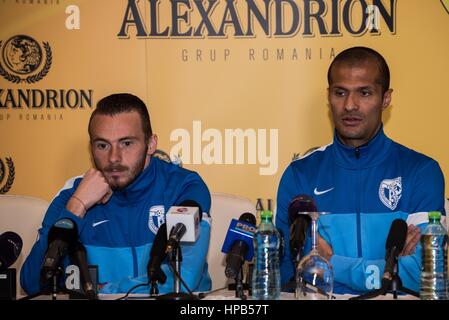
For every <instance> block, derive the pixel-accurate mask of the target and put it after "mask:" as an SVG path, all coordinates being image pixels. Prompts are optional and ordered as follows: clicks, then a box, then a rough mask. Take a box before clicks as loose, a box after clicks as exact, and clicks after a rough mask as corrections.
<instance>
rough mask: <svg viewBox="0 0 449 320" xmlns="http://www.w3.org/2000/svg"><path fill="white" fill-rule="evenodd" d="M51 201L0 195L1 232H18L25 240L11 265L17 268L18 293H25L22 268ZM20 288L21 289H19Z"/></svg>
mask: <svg viewBox="0 0 449 320" xmlns="http://www.w3.org/2000/svg"><path fill="white" fill-rule="evenodd" d="M48 205H49V203H48V202H47V201H45V200H42V199H38V198H33V197H28V196H20V195H0V234H1V233H3V232H6V231H13V232H15V233H17V234H18V235H19V236H20V237H21V238H22V241H23V247H22V251H21V252H20V255H19V258H18V259H17V261H16V262H15V263H14V264H13V265H12V266H11V268H15V269H16V270H17V294H18V295H19V294H24V292H23V290H22V289H21V287H20V270H21V268H22V264H23V263H24V262H25V259H26V257H27V256H28V254H29V253H30V251H31V248H32V247H33V245H34V243H35V242H36V238H37V231H38V230H39V228H40V226H41V223H42V220H43V218H44V215H45V212H46V211H47V208H48ZM19 288H20V290H19Z"/></svg>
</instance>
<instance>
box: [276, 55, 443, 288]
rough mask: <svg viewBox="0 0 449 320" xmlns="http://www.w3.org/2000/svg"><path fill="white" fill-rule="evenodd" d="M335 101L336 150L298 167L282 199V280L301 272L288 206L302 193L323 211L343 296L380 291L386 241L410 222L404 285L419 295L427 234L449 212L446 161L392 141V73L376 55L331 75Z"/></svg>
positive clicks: (327, 252)
mask: <svg viewBox="0 0 449 320" xmlns="http://www.w3.org/2000/svg"><path fill="white" fill-rule="evenodd" d="M328 82H329V88H328V100H329V105H330V108H331V112H332V119H333V123H334V126H335V134H334V141H333V143H332V144H330V145H327V146H324V147H321V148H319V149H317V150H315V151H313V152H311V153H309V154H307V155H306V156H304V157H302V158H300V159H298V160H296V161H293V162H292V163H291V164H290V165H289V166H288V168H287V169H286V170H285V172H284V174H283V176H282V179H281V181H280V184H279V188H278V194H277V214H276V226H277V227H278V228H279V229H280V231H281V233H282V234H283V237H284V239H285V244H286V245H285V256H284V257H283V259H282V261H281V278H282V282H283V283H284V284H285V283H287V282H289V280H291V279H292V276H293V275H294V273H295V270H294V264H293V262H292V257H291V256H290V250H289V242H288V235H289V222H288V207H289V204H290V202H291V201H292V200H293V199H294V198H295V197H297V196H298V195H300V194H307V195H311V196H313V199H314V201H315V203H316V205H317V209H318V210H319V211H324V212H329V213H330V214H327V215H322V216H321V217H320V220H319V234H320V236H319V240H318V245H319V251H320V253H321V255H322V256H324V257H325V258H327V259H328V260H329V261H330V262H331V264H332V266H333V271H334V280H335V288H334V292H336V293H353V294H357V293H360V292H365V291H369V290H372V289H376V288H379V286H380V282H381V281H380V280H381V279H380V278H381V277H382V274H383V270H384V267H385V242H386V238H387V235H388V232H389V229H390V226H391V224H392V221H393V220H395V219H397V218H402V219H404V220H406V221H407V223H408V233H407V239H406V242H405V245H404V249H403V250H402V252H401V254H400V255H401V256H400V258H399V275H400V277H401V280H402V282H403V285H404V286H405V287H407V288H409V289H412V290H415V291H419V281H420V268H421V247H420V245H419V239H420V228H422V226H423V224H425V223H427V212H428V211H433V210H437V211H440V212H442V213H443V214H444V177H443V174H442V172H441V169H440V167H439V165H438V163H437V162H436V161H435V160H433V159H431V158H429V157H427V156H425V155H423V154H421V153H418V152H416V151H413V150H411V149H408V148H406V147H404V146H402V145H400V144H398V143H396V142H394V141H392V140H391V139H390V138H388V137H387V136H386V135H385V133H384V130H383V125H382V112H383V111H384V110H385V109H386V108H387V107H388V106H389V105H390V102H391V95H392V91H393V90H392V89H390V71H389V68H388V65H387V63H386V62H385V59H384V58H383V57H382V56H381V55H380V54H379V53H378V52H376V51H375V50H373V49H370V48H365V47H353V48H349V49H347V50H344V51H343V52H341V53H340V54H338V55H337V56H336V57H335V59H334V61H333V62H332V64H331V65H330V67H329V71H328Z"/></svg>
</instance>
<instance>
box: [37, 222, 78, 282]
mask: <svg viewBox="0 0 449 320" xmlns="http://www.w3.org/2000/svg"><path fill="white" fill-rule="evenodd" d="M76 241H78V228H77V226H76V223H75V222H74V221H73V220H72V219H70V218H63V219H60V220H58V221H57V222H56V223H55V224H54V225H53V226H52V227H51V228H50V231H49V232H48V247H47V251H46V253H45V257H44V261H43V263H42V267H41V284H42V285H43V286H45V284H46V283H47V280H49V279H50V278H52V277H53V276H54V275H56V274H57V272H58V269H59V266H60V263H61V262H62V259H63V258H64V257H65V256H66V255H67V253H68V249H69V246H71V245H74V244H75V242H76Z"/></svg>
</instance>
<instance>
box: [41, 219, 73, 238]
mask: <svg viewBox="0 0 449 320" xmlns="http://www.w3.org/2000/svg"><path fill="white" fill-rule="evenodd" d="M56 239H58V240H62V241H64V242H66V243H67V244H74V243H75V242H76V241H77V240H78V228H77V226H76V223H75V221H73V220H72V219H70V218H63V219H60V220H58V221H56V223H55V224H54V225H53V226H52V227H51V228H50V231H49V232H48V243H51V242H52V241H54V240H56Z"/></svg>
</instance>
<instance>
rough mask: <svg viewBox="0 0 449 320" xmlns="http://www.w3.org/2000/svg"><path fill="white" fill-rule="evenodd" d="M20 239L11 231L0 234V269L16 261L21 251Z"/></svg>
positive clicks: (21, 243)
mask: <svg viewBox="0 0 449 320" xmlns="http://www.w3.org/2000/svg"><path fill="white" fill-rule="evenodd" d="M22 245H23V242H22V239H21V238H20V236H19V235H18V234H17V233H15V232H12V231H8V232H5V233H3V234H2V235H0V270H6V269H8V268H9V267H10V266H11V265H13V264H14V262H16V260H17V258H18V257H19V255H20V252H21V251H22Z"/></svg>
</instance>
